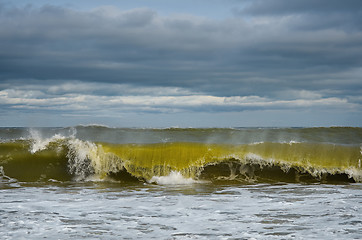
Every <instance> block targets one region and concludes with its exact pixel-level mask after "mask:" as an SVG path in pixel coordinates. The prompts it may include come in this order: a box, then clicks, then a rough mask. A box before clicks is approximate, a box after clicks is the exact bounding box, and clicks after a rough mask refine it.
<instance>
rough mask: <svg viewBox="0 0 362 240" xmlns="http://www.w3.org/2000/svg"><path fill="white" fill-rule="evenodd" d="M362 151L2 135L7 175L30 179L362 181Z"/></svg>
mask: <svg viewBox="0 0 362 240" xmlns="http://www.w3.org/2000/svg"><path fill="white" fill-rule="evenodd" d="M93 128H94V127H93ZM162 131H170V130H169V129H167V130H162ZM162 131H161V132H162ZM177 131H182V130H177ZM193 131H195V130H193ZM162 133H163V132H162ZM361 155H362V149H361V146H360V145H358V144H345V145H340V144H333V143H311V142H297V141H290V142H254V143H249V144H222V143H205V142H158V143H109V142H95V141H89V140H82V139H79V138H77V137H76V134H74V132H73V133H71V134H69V135H68V136H63V135H60V134H58V133H57V134H54V135H53V136H50V137H42V136H41V134H39V133H37V132H34V131H31V132H30V135H29V137H28V138H23V139H14V140H7V141H2V142H0V166H1V167H2V172H3V175H4V176H7V177H9V178H11V179H17V180H18V181H25V182H26V181H49V180H56V181H111V180H112V181H113V180H116V181H119V182H130V181H138V182H154V183H167V181H168V180H169V181H170V182H172V181H174V182H176V183H177V181H179V182H180V183H182V182H183V183H190V184H191V183H197V182H198V181H208V182H212V183H217V182H225V181H226V182H230V183H231V182H239V183H253V182H333V181H339V182H361V181H362V177H361V176H362V172H361V171H362V170H361V159H362V156H361ZM5 174H6V175H5Z"/></svg>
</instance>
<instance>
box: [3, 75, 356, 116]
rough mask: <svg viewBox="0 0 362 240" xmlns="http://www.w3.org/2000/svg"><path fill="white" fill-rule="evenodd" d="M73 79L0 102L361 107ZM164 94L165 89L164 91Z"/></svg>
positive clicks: (142, 108)
mask: <svg viewBox="0 0 362 240" xmlns="http://www.w3.org/2000/svg"><path fill="white" fill-rule="evenodd" d="M70 86H72V85H71V84H70V83H64V84H59V85H51V86H45V87H42V88H39V87H38V86H36V85H34V86H31V85H29V86H21V87H17V88H16V89H4V90H2V91H0V102H1V105H2V108H3V109H9V110H11V109H19V110H21V109H22V110H25V111H29V110H40V111H59V112H63V114H68V115H69V114H71V115H72V114H76V115H79V114H81V115H82V114H83V115H87V114H91V113H94V112H102V113H103V114H105V113H107V114H111V113H112V114H115V113H119V114H121V113H124V112H133V113H137V112H138V113H140V112H145V113H147V112H162V113H175V112H186V113H187V112H213V111H217V112H228V111H246V110H261V109H268V110H271V109H274V110H285V109H290V108H293V109H297V108H299V109H311V108H315V109H318V108H320V109H323V108H325V107H329V108H332V109H343V110H345V111H353V110H356V108H357V109H358V105H357V104H354V103H351V102H349V101H348V100H347V99H341V98H336V97H323V96H322V95H320V94H318V93H314V92H307V91H301V92H295V91H292V92H286V93H283V94H280V95H284V96H285V98H283V99H271V98H265V97H259V96H243V97H241V96H234V97H219V96H212V95H207V94H200V93H192V92H189V91H187V90H184V89H179V88H170V87H164V88H162V87H153V88H152V87H150V88H148V89H143V91H142V92H139V89H137V88H134V87H131V86H127V85H122V84H97V85H96V84H94V85H92V84H87V83H80V82H78V83H76V84H75V85H73V88H70ZM110 88H112V89H122V90H121V91H120V92H119V93H118V95H116V94H100V92H98V93H97V90H98V91H102V89H103V90H105V91H107V89H110ZM160 92H163V93H162V94H160ZM290 96H298V98H290Z"/></svg>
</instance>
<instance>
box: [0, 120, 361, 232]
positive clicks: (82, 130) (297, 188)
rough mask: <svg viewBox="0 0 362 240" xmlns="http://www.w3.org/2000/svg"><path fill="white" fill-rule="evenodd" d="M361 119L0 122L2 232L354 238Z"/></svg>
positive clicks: (358, 222)
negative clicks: (116, 124)
mask: <svg viewBox="0 0 362 240" xmlns="http://www.w3.org/2000/svg"><path fill="white" fill-rule="evenodd" d="M361 161H362V128H345V127H333V128H275V129H274V128H230V129H218V128H216V129H194V128H190V129H178V128H169V129H129V128H128V129H124V128H108V127H102V126H77V127H70V128H33V129H27V128H0V204H1V208H0V232H2V233H4V237H2V239H25V238H32V239H39V238H49V239H53V238H54V239H65V238H75V239H79V238H86V239H120V238H121V239H136V238H137V239H138V238H143V239H149V238H156V239H185V238H186V239H253V238H254V239H270V238H275V239H290V238H296V239H305V238H314V239H339V238H347V239H359V238H361V236H362V235H361V234H362V220H361V219H362V211H361V207H360V206H361V203H362V198H361V197H362V184H361V182H362V167H361Z"/></svg>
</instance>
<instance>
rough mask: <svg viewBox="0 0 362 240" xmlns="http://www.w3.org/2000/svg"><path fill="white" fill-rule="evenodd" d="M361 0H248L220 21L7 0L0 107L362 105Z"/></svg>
mask: <svg viewBox="0 0 362 240" xmlns="http://www.w3.org/2000/svg"><path fill="white" fill-rule="evenodd" d="M232 2H234V3H235V2H239V1H232ZM207 3H208V2H205V4H207ZM360 9H361V1H354V0H351V1H348V2H341V1H334V0H333V1H320V0H313V1H312V0H310V1H309V0H307V1H280V0H274V1H263V0H257V1H240V5H238V7H237V8H234V11H233V13H234V14H232V13H231V12H230V16H229V17H225V18H223V19H215V18H210V17H202V16H197V15H195V14H192V15H191V14H169V15H165V14H163V15H162V14H161V13H160V10H158V9H156V8H135V9H124V8H119V7H116V6H98V7H96V8H93V9H91V10H89V9H87V10H77V9H74V8H69V7H61V6H55V5H45V6H43V7H32V6H26V7H11V6H10V5H6V4H3V5H1V6H0V22H1V23H2V27H1V28H0V93H1V94H0V105H1V106H2V108H3V110H2V112H6V110H12V111H13V110H14V109H17V111H30V109H32V110H33V111H35V110H36V111H59V112H62V114H65V115H67V114H68V115H69V116H70V115H72V114H73V115H76V114H78V115H79V114H83V115H87V114H89V112H90V111H93V112H96V111H98V112H99V113H102V114H105V111H106V110H105V109H106V108H108V109H109V110H107V111H108V112H111V111H114V112H122V111H128V112H137V111H139V112H163V113H172V112H233V111H253V110H255V111H261V110H266V109H269V110H278V111H279V110H288V109H289V110H294V109H308V108H311V109H329V110H330V111H335V110H336V109H346V110H348V111H357V112H358V111H359V112H361V106H362V101H361V99H360V97H359V96H360V90H361V89H362V82H361V77H360V76H361V71H362V59H361V57H360V56H361V55H362V42H361V39H362V28H361V24H360V22H361V14H362V13H361V11H360ZM14 111H15V110H14ZM77 112H78V113H77Z"/></svg>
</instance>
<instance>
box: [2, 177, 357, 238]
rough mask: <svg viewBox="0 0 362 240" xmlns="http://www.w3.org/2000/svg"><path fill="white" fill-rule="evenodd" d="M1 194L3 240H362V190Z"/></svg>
mask: <svg viewBox="0 0 362 240" xmlns="http://www.w3.org/2000/svg"><path fill="white" fill-rule="evenodd" d="M159 181H161V182H162V180H159ZM1 186H2V188H1V189H0V205H1V209H0V232H1V235H2V237H1V239H42V238H45V239H360V237H361V233H362V209H361V203H362V185H361V184H359V183H357V184H348V185H322V184H310V185H303V184H255V185H241V186H240V185H236V186H233V185H228V186H223V185H220V186H215V185H212V184H207V183H190V184H182V185H180V184H178V185H172V184H171V185H170V184H167V185H157V184H148V183H143V184H140V183H137V184H134V185H133V184H129V185H127V186H121V185H119V183H110V182H107V183H102V182H86V183H74V182H73V183H57V182H49V184H41V185H37V183H31V184H30V183H26V184H15V185H14V183H9V184H7V183H2V185H1Z"/></svg>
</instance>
